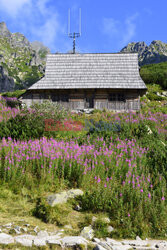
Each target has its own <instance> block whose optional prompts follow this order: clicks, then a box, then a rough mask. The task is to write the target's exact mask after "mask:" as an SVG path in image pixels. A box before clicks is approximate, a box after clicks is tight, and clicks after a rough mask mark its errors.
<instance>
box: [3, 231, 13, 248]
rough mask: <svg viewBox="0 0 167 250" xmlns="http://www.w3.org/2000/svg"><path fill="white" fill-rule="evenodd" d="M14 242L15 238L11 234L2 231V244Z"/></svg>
mask: <svg viewBox="0 0 167 250" xmlns="http://www.w3.org/2000/svg"><path fill="white" fill-rule="evenodd" d="M12 243H14V238H13V237H12V236H11V235H9V234H5V233H0V244H5V245H7V244H12Z"/></svg>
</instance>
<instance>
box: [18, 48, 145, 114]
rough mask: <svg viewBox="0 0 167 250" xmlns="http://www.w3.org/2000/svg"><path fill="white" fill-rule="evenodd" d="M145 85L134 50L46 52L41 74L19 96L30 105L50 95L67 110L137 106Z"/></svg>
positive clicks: (113, 108) (49, 97) (115, 108)
mask: <svg viewBox="0 0 167 250" xmlns="http://www.w3.org/2000/svg"><path fill="white" fill-rule="evenodd" d="M146 90H147V88H146V85H145V83H144V82H143V80H142V79H141V77H140V74H139V66H138V54H136V53H115V54H111V53H110V54H48V56H47V62H46V70H45V76H44V77H43V78H42V79H41V80H39V81H38V82H36V83H35V84H33V85H32V86H31V87H30V88H29V89H28V90H27V91H26V92H25V93H24V94H23V95H22V96H21V98H20V100H21V101H22V102H23V103H26V104H27V106H30V105H31V104H32V103H33V102H43V101H44V100H47V99H51V100H52V101H53V102H57V103H60V104H62V105H63V106H64V107H65V108H70V109H71V110H82V109H87V108H95V109H100V110H103V109H104V108H106V109H110V110H116V111H127V110H139V109H140V96H142V95H143V94H145V92H146Z"/></svg>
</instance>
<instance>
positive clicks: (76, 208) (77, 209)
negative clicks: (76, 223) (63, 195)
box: [74, 205, 82, 211]
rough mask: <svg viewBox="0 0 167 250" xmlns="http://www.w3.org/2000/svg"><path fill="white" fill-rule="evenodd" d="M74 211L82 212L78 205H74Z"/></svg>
mask: <svg viewBox="0 0 167 250" xmlns="http://www.w3.org/2000/svg"><path fill="white" fill-rule="evenodd" d="M74 210H76V211H81V210H82V207H80V205H76V206H75V208H74Z"/></svg>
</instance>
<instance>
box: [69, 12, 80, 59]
mask: <svg viewBox="0 0 167 250" xmlns="http://www.w3.org/2000/svg"><path fill="white" fill-rule="evenodd" d="M68 36H69V37H70V38H73V54H75V39H76V38H77V37H80V36H81V8H80V10H79V33H76V32H74V33H70V9H69V10H68Z"/></svg>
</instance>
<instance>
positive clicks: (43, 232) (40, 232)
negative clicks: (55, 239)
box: [37, 231, 49, 237]
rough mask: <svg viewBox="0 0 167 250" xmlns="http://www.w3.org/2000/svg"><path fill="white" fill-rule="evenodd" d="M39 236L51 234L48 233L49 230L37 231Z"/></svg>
mask: <svg viewBox="0 0 167 250" xmlns="http://www.w3.org/2000/svg"><path fill="white" fill-rule="evenodd" d="M37 236H38V237H47V236H49V234H48V232H47V231H39V232H38V233H37Z"/></svg>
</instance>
